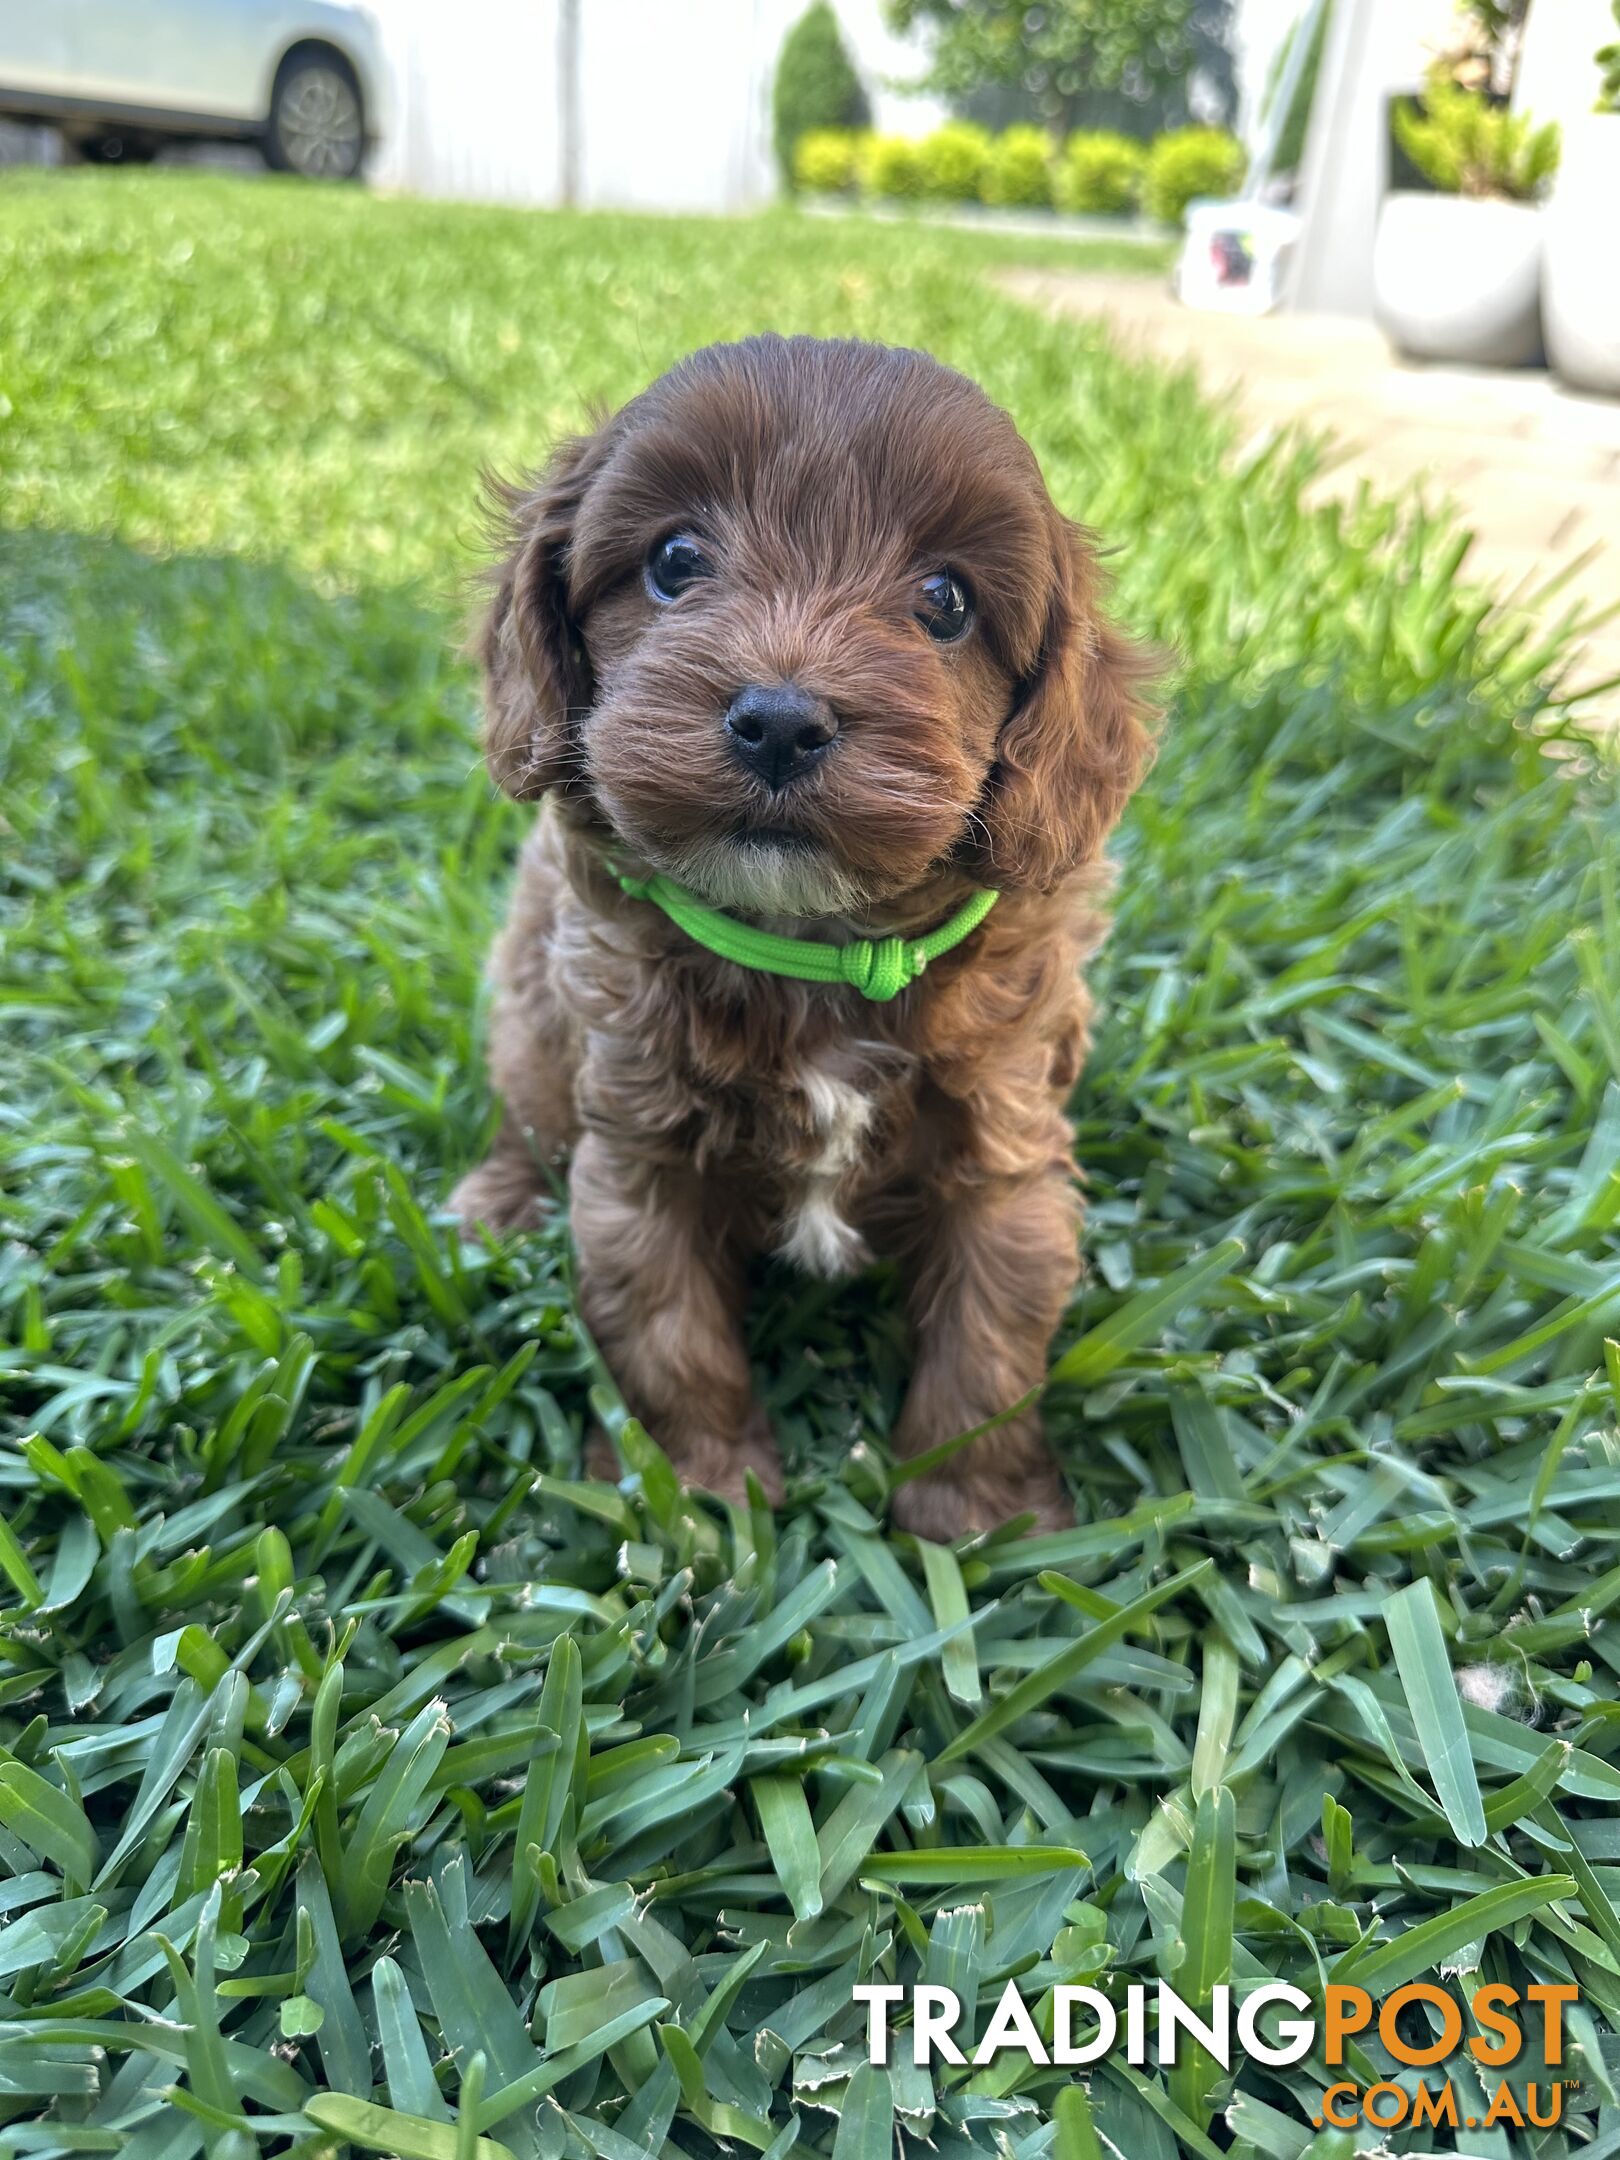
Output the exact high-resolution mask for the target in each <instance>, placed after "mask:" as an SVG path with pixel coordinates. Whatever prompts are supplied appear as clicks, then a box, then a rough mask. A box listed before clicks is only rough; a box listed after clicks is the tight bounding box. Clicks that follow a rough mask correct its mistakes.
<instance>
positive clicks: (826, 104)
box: [771, 0, 872, 187]
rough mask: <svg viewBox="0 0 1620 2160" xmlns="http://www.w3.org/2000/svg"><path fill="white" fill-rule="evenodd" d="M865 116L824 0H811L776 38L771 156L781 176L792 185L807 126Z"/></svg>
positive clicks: (850, 122) (867, 119)
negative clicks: (797, 151)
mask: <svg viewBox="0 0 1620 2160" xmlns="http://www.w3.org/2000/svg"><path fill="white" fill-rule="evenodd" d="M871 119H872V112H871V107H870V106H869V105H868V103H867V99H866V92H865V90H864V89H862V87H861V78H860V77H859V75H857V74H856V72H855V63H854V61H853V60H851V59H850V57H849V54H848V52H847V50H846V49H845V46H844V38H843V33H842V32H841V31H840V29H839V27H838V17H837V16H836V15H835V14H834V13H833V10H832V7H831V4H830V0H811V5H810V6H809V7H807V8H806V9H805V11H804V13H803V14H802V15H801V16H800V17H799V19H798V21H797V22H796V23H795V24H794V25H793V28H792V29H791V30H790V31H789V32H788V34H787V36H786V37H785V38H784V39H783V40H782V50H781V52H780V54H779V55H778V57H777V62H776V80H775V82H774V84H773V86H772V91H771V122H772V132H773V135H774V137H775V142H776V162H777V164H778V165H779V166H780V167H781V170H782V178H783V180H784V181H785V182H786V184H787V185H788V186H789V187H791V186H792V185H793V153H794V150H795V149H796V147H797V145H798V141H799V138H800V136H801V135H808V134H809V132H810V130H811V129H812V128H864V127H868V126H870V124H871Z"/></svg>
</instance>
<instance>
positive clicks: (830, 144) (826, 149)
mask: <svg viewBox="0 0 1620 2160" xmlns="http://www.w3.org/2000/svg"><path fill="white" fill-rule="evenodd" d="M864 139H865V138H864V137H863V136H860V135H858V134H856V132H855V130H854V129H853V128H812V129H811V130H810V132H809V133H808V134H807V135H801V136H800V137H799V140H798V142H797V144H796V145H795V146H794V151H793V184H794V186H795V187H799V188H803V189H804V191H805V193H806V194H808V195H841V194H843V193H844V192H845V191H846V190H847V189H849V188H852V187H853V186H854V185H855V179H856V174H857V172H858V171H859V168H860V156H861V144H862V142H863V141H864Z"/></svg>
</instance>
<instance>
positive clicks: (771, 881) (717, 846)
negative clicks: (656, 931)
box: [674, 839, 859, 915]
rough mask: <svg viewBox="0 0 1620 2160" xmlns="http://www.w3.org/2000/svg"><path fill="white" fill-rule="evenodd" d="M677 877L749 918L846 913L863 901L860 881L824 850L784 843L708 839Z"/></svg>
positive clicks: (682, 864) (683, 863) (682, 862)
mask: <svg viewBox="0 0 1620 2160" xmlns="http://www.w3.org/2000/svg"><path fill="white" fill-rule="evenodd" d="M674 874H675V876H676V877H677V878H678V879H679V880H680V882H681V883H682V884H683V885H689V886H690V887H691V888H692V890H693V891H694V892H696V893H699V894H701V895H702V897H703V898H704V899H705V900H707V901H708V902H709V903H710V905H711V906H713V907H719V908H731V909H733V910H736V911H738V912H741V913H743V914H748V915H842V914H846V913H848V912H849V911H850V910H852V909H853V908H854V906H855V905H856V902H857V900H858V898H859V895H858V893H857V890H856V886H855V881H854V879H853V878H851V877H850V876H849V875H848V874H847V873H846V872H845V871H843V870H840V869H839V868H838V866H837V864H836V863H831V862H829V861H828V860H827V858H826V856H825V855H824V854H823V853H822V852H821V850H820V849H819V848H812V847H795V846H794V845H793V844H792V843H791V842H788V841H784V840H749V839H741V840H709V841H705V842H704V843H703V844H702V845H701V846H699V847H694V848H691V849H689V850H688V851H687V853H685V854H684V855H683V856H682V857H681V858H680V860H679V862H678V863H677V864H676V865H675V866H674Z"/></svg>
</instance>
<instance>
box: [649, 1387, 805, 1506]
mask: <svg viewBox="0 0 1620 2160" xmlns="http://www.w3.org/2000/svg"><path fill="white" fill-rule="evenodd" d="M671 1460H672V1461H673V1462H674V1464H675V1467H676V1469H677V1470H678V1471H679V1472H680V1474H681V1477H682V1478H683V1479H684V1480H685V1482H686V1483H687V1484H688V1485H696V1486H698V1487H699V1488H700V1489H701V1490H702V1491H703V1492H711V1493H717V1494H718V1495H719V1496H720V1498H721V1499H722V1500H734V1501H736V1503H737V1505H738V1506H739V1507H746V1506H747V1505H748V1473H749V1471H750V1470H752V1471H753V1473H754V1475H755V1477H757V1478H758V1480H759V1482H760V1484H761V1485H762V1486H763V1487H764V1490H765V1497H766V1499H767V1500H768V1501H769V1502H770V1504H771V1506H772V1507H773V1508H774V1507H780V1506H781V1504H782V1494H783V1491H784V1489H785V1488H784V1484H783V1479H782V1458H781V1456H780V1454H778V1452H777V1447H776V1435H775V1434H774V1433H773V1432H772V1431H771V1421H770V1419H769V1418H768V1417H767V1416H766V1415H765V1413H764V1411H763V1410H761V1409H759V1408H758V1407H757V1405H756V1407H755V1408H754V1409H753V1410H752V1411H751V1412H750V1413H749V1418H748V1422H747V1424H746V1425H745V1426H744V1427H743V1430H742V1436H741V1438H740V1439H738V1440H736V1441H726V1440H720V1439H716V1438H713V1437H709V1436H705V1437H704V1438H703V1439H701V1440H698V1441H696V1442H694V1443H693V1444H692V1445H691V1446H690V1447H688V1448H687V1449H685V1450H683V1451H682V1452H681V1453H680V1454H677V1455H672V1457H671Z"/></svg>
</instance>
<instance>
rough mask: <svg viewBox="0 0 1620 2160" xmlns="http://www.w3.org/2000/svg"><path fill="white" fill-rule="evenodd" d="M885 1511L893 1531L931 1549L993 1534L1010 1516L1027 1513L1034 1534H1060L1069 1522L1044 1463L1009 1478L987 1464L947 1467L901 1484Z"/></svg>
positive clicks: (1065, 1503)
mask: <svg viewBox="0 0 1620 2160" xmlns="http://www.w3.org/2000/svg"><path fill="white" fill-rule="evenodd" d="M889 1513H890V1517H891V1519H892V1520H893V1522H894V1524H895V1527H896V1528H897V1529H900V1530H909V1531H910V1532H911V1534H912V1536H913V1537H920V1538H928V1539H930V1540H931V1541H932V1542H933V1543H934V1544H936V1545H948V1544H950V1543H951V1541H952V1540H953V1539H955V1538H960V1537H970V1536H972V1535H974V1534H976V1533H977V1532H980V1531H985V1530H994V1529H996V1528H998V1527H999V1526H1000V1524H1002V1523H1004V1522H1011V1521H1012V1519H1013V1517H1014V1516H1015V1515H1033V1516H1034V1517H1035V1523H1034V1531H1035V1535H1036V1536H1044V1535H1046V1534H1047V1533H1048V1532H1050V1531H1053V1530H1066V1529H1068V1528H1070V1527H1071V1525H1072V1524H1073V1522H1074V1509H1073V1508H1072V1507H1071V1506H1070V1504H1069V1496H1068V1493H1067V1492H1066V1491H1065V1490H1064V1485H1063V1480H1062V1478H1061V1477H1060V1476H1059V1475H1058V1471H1057V1465H1056V1464H1055V1463H1053V1462H1051V1461H1049V1460H1043V1461H1041V1462H1039V1463H1035V1464H1031V1465H1030V1466H1029V1467H1028V1468H1026V1469H1024V1470H1022V1471H1020V1472H1019V1473H1017V1474H1016V1475H1014V1476H1008V1475H1006V1474H1005V1473H1001V1472H997V1471H993V1470H991V1469H990V1468H989V1467H988V1466H987V1467H986V1468H984V1469H982V1470H979V1469H976V1468H975V1467H974V1466H972V1465H969V1466H968V1467H967V1468H966V1469H965V1470H959V1469H958V1468H957V1466H956V1465H955V1464H954V1463H953V1464H949V1465H947V1467H946V1468H945V1469H943V1470H936V1471H935V1472H934V1474H933V1476H932V1477H925V1478H918V1479H917V1480H916V1482H915V1483H914V1484H911V1485H902V1486H901V1487H900V1489H899V1491H898V1492H897V1493H896V1494H895V1496H894V1500H893V1503H892V1504H891V1506H890V1509H889Z"/></svg>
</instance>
